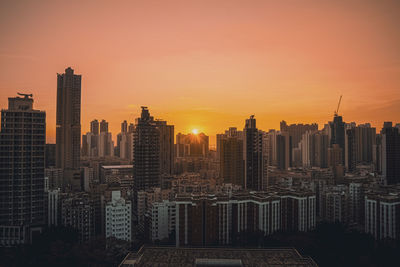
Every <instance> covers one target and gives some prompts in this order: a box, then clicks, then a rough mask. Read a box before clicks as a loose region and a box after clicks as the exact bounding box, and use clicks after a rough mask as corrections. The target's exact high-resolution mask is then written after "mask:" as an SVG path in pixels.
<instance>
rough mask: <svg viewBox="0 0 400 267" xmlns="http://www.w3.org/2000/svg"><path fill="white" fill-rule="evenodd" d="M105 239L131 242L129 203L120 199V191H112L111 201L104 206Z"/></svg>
mask: <svg viewBox="0 0 400 267" xmlns="http://www.w3.org/2000/svg"><path fill="white" fill-rule="evenodd" d="M105 224H106V225H105V226H106V238H108V237H115V238H117V239H121V240H125V241H129V242H130V241H131V240H132V229H131V228H132V206H131V202H130V201H128V200H125V199H124V198H122V197H121V191H112V193H111V201H110V202H108V203H107V204H106V218H105Z"/></svg>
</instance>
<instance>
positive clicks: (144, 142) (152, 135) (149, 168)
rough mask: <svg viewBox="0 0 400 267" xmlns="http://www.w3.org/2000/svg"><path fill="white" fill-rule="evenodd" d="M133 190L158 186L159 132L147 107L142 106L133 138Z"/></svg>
mask: <svg viewBox="0 0 400 267" xmlns="http://www.w3.org/2000/svg"><path fill="white" fill-rule="evenodd" d="M133 180H134V186H135V190H137V191H140V190H146V189H149V188H151V187H159V186H160V132H159V130H158V129H157V126H156V124H155V122H154V119H153V117H151V116H150V113H149V110H148V109H147V107H142V114H141V117H140V118H138V119H137V122H136V129H135V132H134V138H133Z"/></svg>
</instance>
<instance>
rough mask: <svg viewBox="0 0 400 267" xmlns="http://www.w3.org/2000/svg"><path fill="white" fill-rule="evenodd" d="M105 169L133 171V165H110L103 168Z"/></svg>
mask: <svg viewBox="0 0 400 267" xmlns="http://www.w3.org/2000/svg"><path fill="white" fill-rule="evenodd" d="M101 167H102V168H103V169H132V168H133V165H108V166H101Z"/></svg>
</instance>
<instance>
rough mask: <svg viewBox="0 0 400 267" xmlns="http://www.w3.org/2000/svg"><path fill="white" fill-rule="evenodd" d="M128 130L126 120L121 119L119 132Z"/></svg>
mask: <svg viewBox="0 0 400 267" xmlns="http://www.w3.org/2000/svg"><path fill="white" fill-rule="evenodd" d="M127 131H128V122H127V121H123V122H122V123H121V133H126V132H127Z"/></svg>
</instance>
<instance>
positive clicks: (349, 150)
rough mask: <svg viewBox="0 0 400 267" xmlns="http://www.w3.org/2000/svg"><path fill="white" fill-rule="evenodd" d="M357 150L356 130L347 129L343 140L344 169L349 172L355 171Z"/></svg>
mask: <svg viewBox="0 0 400 267" xmlns="http://www.w3.org/2000/svg"><path fill="white" fill-rule="evenodd" d="M357 148H358V144H357V142H356V128H351V129H347V130H346V138H345V167H346V170H347V171H349V172H353V171H355V170H356V164H357Z"/></svg>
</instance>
